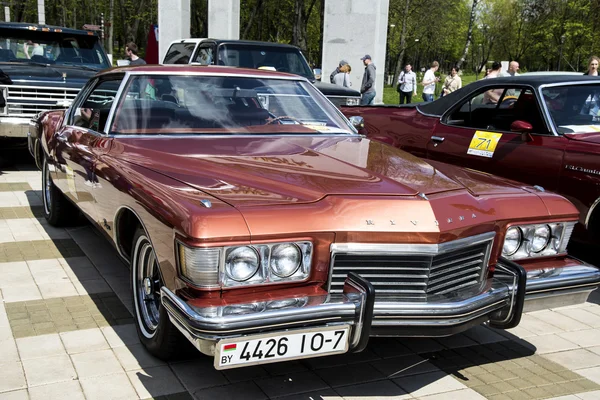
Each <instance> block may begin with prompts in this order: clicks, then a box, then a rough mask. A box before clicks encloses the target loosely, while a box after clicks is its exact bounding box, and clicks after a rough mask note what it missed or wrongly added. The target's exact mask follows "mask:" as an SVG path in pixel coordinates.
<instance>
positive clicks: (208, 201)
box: [200, 199, 212, 208]
mask: <svg viewBox="0 0 600 400" xmlns="http://www.w3.org/2000/svg"><path fill="white" fill-rule="evenodd" d="M200 203H202V205H203V206H204V207H206V208H211V207H212V203H211V202H210V200H208V199H202V200H200Z"/></svg>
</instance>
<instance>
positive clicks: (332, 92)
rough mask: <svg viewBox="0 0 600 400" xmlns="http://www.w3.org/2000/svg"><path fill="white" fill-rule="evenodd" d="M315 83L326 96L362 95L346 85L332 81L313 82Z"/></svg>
mask: <svg viewBox="0 0 600 400" xmlns="http://www.w3.org/2000/svg"><path fill="white" fill-rule="evenodd" d="M313 85H315V87H316V88H317V89H319V90H320V91H321V93H323V94H324V95H325V96H348V97H360V92H359V91H357V90H354V89H350V88H348V87H345V86H340V85H334V84H332V83H326V82H321V81H315V82H313Z"/></svg>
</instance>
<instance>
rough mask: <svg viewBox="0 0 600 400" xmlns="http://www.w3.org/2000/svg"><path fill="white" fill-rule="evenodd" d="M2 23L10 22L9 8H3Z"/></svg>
mask: <svg viewBox="0 0 600 400" xmlns="http://www.w3.org/2000/svg"><path fill="white" fill-rule="evenodd" d="M4 21H5V22H10V7H4Z"/></svg>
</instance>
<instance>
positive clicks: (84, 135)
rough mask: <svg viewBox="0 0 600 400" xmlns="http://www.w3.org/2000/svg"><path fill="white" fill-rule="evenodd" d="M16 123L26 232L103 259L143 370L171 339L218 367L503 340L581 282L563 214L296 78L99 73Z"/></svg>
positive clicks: (589, 282) (596, 274) (202, 71)
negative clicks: (60, 102) (352, 117)
mask: <svg viewBox="0 0 600 400" xmlns="http://www.w3.org/2000/svg"><path fill="white" fill-rule="evenodd" d="M33 125H34V129H32V132H31V135H32V138H33V139H34V140H33V142H34V143H39V145H40V146H41V148H40V149H39V150H38V151H36V152H34V154H36V155H38V156H39V159H38V162H39V163H40V165H41V167H42V171H43V172H42V182H43V199H44V213H45V217H46V219H47V220H48V221H49V222H50V223H51V224H52V225H60V224H63V223H66V222H69V221H70V220H72V218H73V216H74V215H75V214H76V212H77V210H80V211H81V212H83V213H84V214H85V215H86V216H87V217H88V218H89V220H90V221H92V223H94V224H95V225H96V226H97V227H98V229H99V230H100V231H101V232H103V233H104V234H105V235H106V237H107V238H108V240H110V241H111V243H113V244H114V245H115V247H116V249H117V250H118V252H119V254H120V255H121V256H122V257H123V258H124V259H125V260H126V261H127V262H128V263H129V264H130V266H131V274H130V276H131V285H132V286H131V287H132V291H133V298H134V309H135V320H136V326H137V330H138V333H139V337H140V340H141V342H142V343H143V344H144V345H145V346H146V348H147V349H148V350H149V351H150V352H151V353H152V354H154V355H156V356H158V357H162V358H168V357H169V356H170V355H171V354H172V353H173V351H174V350H175V348H176V346H177V343H178V341H179V340H180V339H181V338H182V337H185V338H187V339H188V340H189V341H191V342H192V343H193V344H194V345H195V346H196V347H197V348H198V349H199V350H200V351H201V352H203V353H205V354H208V355H211V356H214V365H215V367H216V368H218V369H225V368H234V367H242V366H247V365H254V364H261V363H269V362H278V361H284V360H289V359H297V358H306V357H316V356H324V355H331V354H339V353H344V352H348V351H360V350H362V349H364V347H365V346H366V344H367V342H368V340H369V337H370V336H374V335H392V336H424V335H425V336H439V335H449V334H452V333H455V332H460V331H462V330H465V329H467V328H468V327H470V326H473V325H475V324H480V323H483V322H486V321H488V322H489V323H490V324H491V325H492V326H495V327H498V328H509V327H512V326H515V325H516V324H518V322H519V320H520V316H521V313H522V311H523V308H524V307H529V308H539V307H548V306H552V305H557V304H574V303H578V302H581V301H585V299H586V298H587V296H588V295H589V293H590V291H592V290H593V289H595V288H596V287H597V286H598V285H599V282H600V271H599V270H598V269H597V268H596V267H593V266H590V265H586V264H584V263H582V262H580V261H578V260H576V259H573V258H571V257H569V256H568V255H567V254H566V250H565V249H566V246H567V243H568V241H569V237H570V235H571V231H572V228H573V225H574V224H575V222H576V221H577V218H578V213H577V210H576V209H575V207H574V206H573V205H572V204H571V203H570V202H569V201H567V200H566V199H564V198H563V197H561V196H558V195H556V194H551V193H546V192H542V191H539V190H536V189H535V188H532V187H526V186H523V185H515V184H513V183H511V182H508V181H505V180H503V179H501V178H495V177H492V176H489V175H486V174H481V173H478V172H474V171H469V170H464V169H460V168H457V167H454V166H450V165H445V164H441V163H437V162H432V163H426V162H424V161H422V160H420V159H418V158H416V157H414V156H412V155H410V154H408V153H405V152H403V151H400V150H398V149H395V148H393V147H392V146H388V145H386V144H383V143H379V142H374V141H370V140H368V139H365V138H364V137H362V136H361V135H359V134H358V133H357V132H356V130H355V128H354V127H353V126H352V125H351V124H350V123H349V121H348V120H346V119H345V118H344V117H343V115H342V114H341V112H340V111H339V110H338V109H337V108H335V107H334V106H333V105H332V104H331V103H330V102H329V101H328V100H327V99H326V98H325V97H324V95H323V94H321V93H320V92H319V91H318V90H317V89H315V88H314V87H313V86H312V85H311V84H310V82H308V81H307V80H306V79H305V78H302V77H298V76H293V75H288V74H282V73H276V72H269V71H259V70H245V69H233V68H228V67H217V66H212V67H202V68H198V67H187V66H181V67H160V66H144V67H127V68H116V69H113V70H110V71H106V72H102V73H100V74H98V75H96V77H95V78H94V79H92V80H90V82H89V83H88V84H87V85H86V86H85V88H84V89H83V90H82V92H81V93H80V95H79V96H78V97H77V98H76V99H75V101H74V103H73V105H72V106H71V107H70V108H69V109H68V110H66V111H55V112H48V113H45V114H43V115H41V116H40V118H39V119H38V120H37V121H35V123H34V124H33ZM515 204H518V205H519V206H518V207H515Z"/></svg>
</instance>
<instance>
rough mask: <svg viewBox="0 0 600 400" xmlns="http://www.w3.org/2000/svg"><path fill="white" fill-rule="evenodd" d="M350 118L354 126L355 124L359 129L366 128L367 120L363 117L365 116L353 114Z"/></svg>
mask: <svg viewBox="0 0 600 400" xmlns="http://www.w3.org/2000/svg"><path fill="white" fill-rule="evenodd" d="M348 120H349V121H350V123H351V124H352V126H354V127H355V128H356V129H357V130H358V131H360V130H361V129H364V127H365V120H364V119H363V117H359V116H356V115H353V116H352V117H350V118H348Z"/></svg>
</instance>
